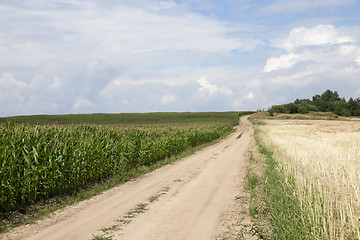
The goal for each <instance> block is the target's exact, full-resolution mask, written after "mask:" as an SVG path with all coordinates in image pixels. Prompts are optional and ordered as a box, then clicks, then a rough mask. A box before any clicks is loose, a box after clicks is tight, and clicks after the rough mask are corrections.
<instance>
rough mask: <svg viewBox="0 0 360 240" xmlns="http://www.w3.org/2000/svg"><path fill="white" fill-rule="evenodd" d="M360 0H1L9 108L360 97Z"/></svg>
mask: <svg viewBox="0 0 360 240" xmlns="http://www.w3.org/2000/svg"><path fill="white" fill-rule="evenodd" d="M359 12H360V2H359V1H358V0H301V1H297V0H293V1H289V0H274V1H253V0H223V1H215V0H207V1H206V0H171V1H158V0H122V1H115V0H103V1H95V0H71V1H70V0H31V1H30V0H24V1H17V0H11V1H10V0H2V1H0V116H12V115H28V114H66V113H93V112H111V113H116V112H157V111H229V110H257V109H267V108H268V107H269V106H271V105H273V104H280V103H287V102H292V101H294V100H295V99H296V98H311V97H312V96H313V95H315V94H319V93H322V92H324V91H325V90H327V89H331V90H337V91H338V92H339V94H340V96H343V97H345V98H346V99H348V98H349V97H355V98H357V97H360V15H359Z"/></svg>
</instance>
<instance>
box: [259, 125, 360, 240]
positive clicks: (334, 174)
mask: <svg viewBox="0 0 360 240" xmlns="http://www.w3.org/2000/svg"><path fill="white" fill-rule="evenodd" d="M263 123H264V124H260V125H258V126H257V128H256V129H257V130H256V131H257V136H258V139H259V142H260V143H261V144H264V145H265V146H266V148H267V149H269V150H270V151H271V152H273V153H274V155H273V156H274V157H275V159H276V161H277V162H278V163H279V166H280V168H281V171H283V172H284V173H285V176H287V177H288V178H289V179H293V180H294V182H295V190H294V193H293V194H294V195H295V197H296V198H297V199H298V200H299V206H300V208H301V211H300V213H301V214H300V215H301V216H299V219H301V221H302V223H303V224H304V225H305V226H307V228H308V229H307V230H306V231H307V232H308V233H309V236H310V237H311V239H360V225H359V221H360V144H359V143H360V122H359V121H324V120H321V121H319V120H264V121H263ZM302 223H299V224H302Z"/></svg>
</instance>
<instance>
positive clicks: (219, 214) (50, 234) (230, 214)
mask: <svg viewBox="0 0 360 240" xmlns="http://www.w3.org/2000/svg"><path fill="white" fill-rule="evenodd" d="M240 133H242V136H241V138H237V137H238V136H239V134H240ZM252 144H253V128H252V125H251V123H250V122H249V121H248V119H247V117H241V118H240V125H239V127H238V128H237V131H236V133H233V134H231V135H230V136H229V137H227V138H226V139H224V140H223V141H221V142H220V143H217V144H215V145H213V146H210V147H207V148H205V149H203V150H201V151H199V152H197V153H195V154H193V155H191V156H189V157H186V158H183V159H181V160H179V161H177V162H175V163H173V164H171V165H167V166H164V167H162V168H160V169H158V170H156V171H154V172H152V173H149V174H146V175H144V176H143V177H141V178H138V179H136V180H134V181H131V182H128V183H125V184H123V185H120V186H118V187H115V188H113V189H111V190H109V191H106V192H104V193H102V194H101V195H98V196H96V197H93V198H91V199H89V200H86V201H83V202H80V203H77V204H75V205H72V206H69V207H67V208H65V209H63V210H60V211H57V212H54V213H52V214H51V215H50V216H49V217H47V218H45V219H43V220H40V221H38V222H36V223H34V224H30V225H25V226H22V227H19V228H16V229H14V230H12V231H11V232H8V233H6V234H3V235H0V239H6V240H7V239H34V240H45V239H46V240H52V239H53V240H55V239H58V240H63V239H86V240H87V239H91V238H93V236H112V239H157V240H160V239H182V240H184V239H196V240H200V239H235V237H236V234H237V233H238V232H239V231H241V230H242V229H243V228H244V227H243V226H244V225H247V224H250V217H249V216H248V214H247V206H246V199H247V195H246V193H245V192H244V181H245V176H246V167H247V161H248V158H249V152H250V148H251V147H252ZM152 197H153V199H154V197H156V199H155V201H152V202H150V200H149V199H151V198H152ZM139 204H144V206H145V205H146V207H145V209H146V210H145V211H144V212H141V213H138V214H136V216H135V217H134V218H126V216H128V217H129V214H128V212H129V211H133V212H134V209H136V207H137V206H138V205H139ZM119 220H120V221H119ZM127 220H131V222H129V223H128V222H127ZM124 221H125V223H124ZM102 229H108V231H107V232H104V231H103V230H102ZM245 238H246V239H252V237H251V236H245Z"/></svg>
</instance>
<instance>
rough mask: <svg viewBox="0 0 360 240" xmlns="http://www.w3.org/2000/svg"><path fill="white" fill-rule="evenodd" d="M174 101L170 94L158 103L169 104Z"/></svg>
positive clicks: (174, 98)
mask: <svg viewBox="0 0 360 240" xmlns="http://www.w3.org/2000/svg"><path fill="white" fill-rule="evenodd" d="M175 100H176V97H174V96H173V95H170V94H166V95H164V96H163V97H162V98H161V100H160V103H161V104H170V103H172V102H174V101H175Z"/></svg>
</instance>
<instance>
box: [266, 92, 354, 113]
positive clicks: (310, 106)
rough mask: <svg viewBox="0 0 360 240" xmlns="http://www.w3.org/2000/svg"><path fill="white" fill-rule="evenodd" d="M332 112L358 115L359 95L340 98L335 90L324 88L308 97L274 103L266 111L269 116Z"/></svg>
mask: <svg viewBox="0 0 360 240" xmlns="http://www.w3.org/2000/svg"><path fill="white" fill-rule="evenodd" d="M311 111H313V112H333V113H334V114H337V115H339V116H345V117H350V116H360V97H359V98H356V99H353V98H350V99H349V101H346V100H345V98H340V96H339V93H338V92H337V91H334V92H333V91H331V90H326V91H325V92H324V93H323V94H321V95H315V96H313V97H312V100H310V99H296V100H295V101H294V102H292V103H287V104H281V105H274V106H272V107H271V108H270V109H269V110H268V112H269V113H270V116H273V115H274V113H290V114H293V113H303V114H305V113H308V112H311Z"/></svg>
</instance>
